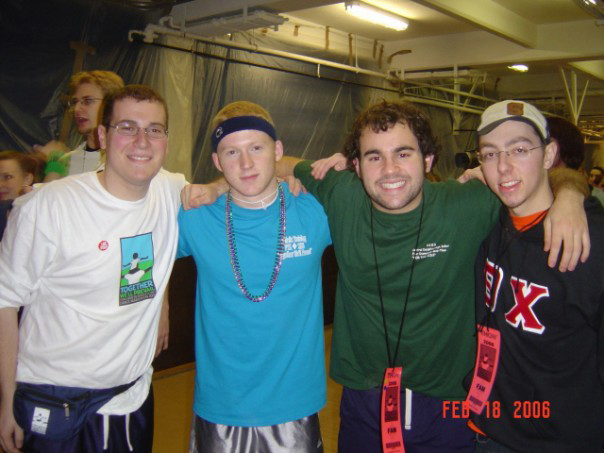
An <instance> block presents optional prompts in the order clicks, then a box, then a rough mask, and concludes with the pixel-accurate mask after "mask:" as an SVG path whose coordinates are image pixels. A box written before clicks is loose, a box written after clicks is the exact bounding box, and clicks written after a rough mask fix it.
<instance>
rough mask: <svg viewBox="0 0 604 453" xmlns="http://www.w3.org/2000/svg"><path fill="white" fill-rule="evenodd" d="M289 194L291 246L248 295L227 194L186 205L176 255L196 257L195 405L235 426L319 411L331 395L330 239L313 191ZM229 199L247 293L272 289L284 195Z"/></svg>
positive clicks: (207, 417)
mask: <svg viewBox="0 0 604 453" xmlns="http://www.w3.org/2000/svg"><path fill="white" fill-rule="evenodd" d="M283 188H284V190H283V191H284V194H285V201H286V235H285V253H284V259H283V263H282V267H281V270H280V273H279V276H278V278H277V282H276V285H275V287H274V288H273V290H272V292H271V294H270V295H269V296H268V298H266V299H265V300H263V301H262V302H252V301H250V300H248V299H247V298H246V297H245V296H244V295H243V293H242V292H241V290H240V289H239V287H238V286H237V282H236V280H235V276H234V274H233V269H232V267H231V263H230V258H229V250H228V245H227V238H226V225H225V202H226V197H225V196H224V195H223V196H222V197H220V198H219V199H218V200H217V201H216V203H214V204H213V205H211V206H205V207H201V208H199V209H195V210H191V211H184V210H182V209H181V211H180V213H179V216H178V222H179V226H180V239H179V247H178V256H179V257H182V256H188V255H192V256H193V258H194V259H195V263H196V265H197V273H198V277H197V296H196V307H195V346H196V347H195V354H196V362H197V374H196V382H195V401H194V404H193V409H194V411H195V413H196V414H197V415H198V416H199V417H201V418H203V419H205V420H207V421H210V422H212V423H219V424H223V425H229V426H270V425H276V424H279V423H285V422H288V421H293V420H298V419H300V418H303V417H306V416H308V415H312V414H314V413H316V412H318V411H319V410H320V409H321V408H322V407H323V406H324V405H325V402H326V375H325V360H324V344H323V310H322V304H321V302H322V287H321V256H322V254H323V251H324V249H325V248H326V247H327V246H328V245H329V244H330V243H331V238H330V235H329V228H328V225H327V218H326V216H325V213H324V211H323V208H322V207H321V205H320V204H319V203H318V202H317V201H316V200H315V199H314V197H313V196H312V195H300V196H298V197H293V196H292V195H291V194H290V193H289V190H288V189H287V186H284V187H283ZM231 206H232V215H233V227H234V232H235V243H236V249H237V256H238V258H239V264H240V269H241V274H242V275H243V281H244V282H245V285H246V287H247V288H248V290H249V292H250V293H251V294H254V295H258V294H261V293H263V292H264V290H265V289H266V287H267V285H268V283H269V280H270V277H271V274H272V271H273V266H274V263H275V252H276V248H277V237H278V227H279V215H280V203H279V198H277V200H276V201H275V202H274V203H273V204H271V205H270V206H269V207H268V208H267V209H266V210H263V209H259V210H252V209H244V208H241V207H239V206H237V205H235V204H234V203H232V204H231Z"/></svg>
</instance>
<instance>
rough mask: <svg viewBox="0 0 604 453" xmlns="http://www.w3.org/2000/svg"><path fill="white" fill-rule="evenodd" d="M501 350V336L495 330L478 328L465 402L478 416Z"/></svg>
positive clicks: (489, 390)
mask: <svg viewBox="0 0 604 453" xmlns="http://www.w3.org/2000/svg"><path fill="white" fill-rule="evenodd" d="M500 350H501V334H500V333H499V331H498V330H497V329H489V328H488V327H485V326H478V349H477V354H476V365H475V366H474V376H473V377H472V385H471V386H470V391H469V392H468V396H467V398H466V401H467V402H468V405H469V407H470V410H471V411H472V412H474V413H475V414H478V415H480V413H481V412H482V411H483V409H484V406H485V404H486V403H487V401H488V400H489V396H490V395H491V390H493V384H494V383H495V376H496V375H497V366H498V365H499V352H500Z"/></svg>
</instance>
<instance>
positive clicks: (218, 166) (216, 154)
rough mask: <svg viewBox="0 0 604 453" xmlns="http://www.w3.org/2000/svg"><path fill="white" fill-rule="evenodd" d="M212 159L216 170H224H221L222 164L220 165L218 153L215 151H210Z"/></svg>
mask: <svg viewBox="0 0 604 453" xmlns="http://www.w3.org/2000/svg"><path fill="white" fill-rule="evenodd" d="M212 161H213V162H214V165H215V166H216V168H217V169H218V171H220V172H221V173H224V171H222V166H221V165H220V159H218V153H217V152H215V151H214V152H212Z"/></svg>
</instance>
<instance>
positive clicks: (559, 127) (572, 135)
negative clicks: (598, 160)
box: [547, 116, 585, 170]
mask: <svg viewBox="0 0 604 453" xmlns="http://www.w3.org/2000/svg"><path fill="white" fill-rule="evenodd" d="M547 126H548V128H549V134H550V136H551V138H553V139H554V140H556V141H557V142H558V149H559V151H560V159H561V160H562V162H564V163H565V164H566V166H567V167H568V168H572V169H574V170H578V169H579V167H580V166H581V164H582V163H583V159H584V158H585V145H584V144H583V134H582V133H581V130H580V129H579V128H578V127H577V126H575V125H574V124H573V123H571V122H570V121H567V120H565V119H564V118H559V117H555V116H553V117H548V118H547Z"/></svg>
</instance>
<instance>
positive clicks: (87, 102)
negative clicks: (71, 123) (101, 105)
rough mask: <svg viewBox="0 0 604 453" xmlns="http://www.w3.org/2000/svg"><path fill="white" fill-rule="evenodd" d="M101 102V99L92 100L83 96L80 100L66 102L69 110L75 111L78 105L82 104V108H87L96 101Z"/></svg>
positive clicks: (73, 99)
mask: <svg viewBox="0 0 604 453" xmlns="http://www.w3.org/2000/svg"><path fill="white" fill-rule="evenodd" d="M102 100H103V98H93V97H90V96H85V97H83V98H82V99H78V98H71V99H70V100H69V101H67V107H69V108H70V109H75V108H76V107H77V105H78V104H79V103H82V105H83V106H84V107H88V106H89V105H92V104H93V103H95V102H96V101H102Z"/></svg>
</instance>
